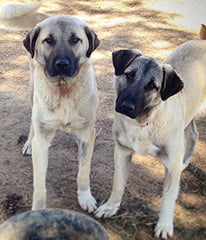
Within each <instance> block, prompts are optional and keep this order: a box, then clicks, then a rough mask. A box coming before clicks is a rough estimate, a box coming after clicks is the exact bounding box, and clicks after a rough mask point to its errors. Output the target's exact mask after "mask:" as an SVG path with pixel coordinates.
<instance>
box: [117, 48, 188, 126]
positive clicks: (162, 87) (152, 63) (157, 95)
mask: <svg viewBox="0 0 206 240" xmlns="http://www.w3.org/2000/svg"><path fill="white" fill-rule="evenodd" d="M113 65H114V68H115V76H114V79H115V88H116V92H117V99H116V111H117V112H119V113H122V114H124V115H126V116H128V117H130V118H132V119H134V118H136V119H137V120H138V121H139V122H140V123H144V122H145V121H146V120H147V119H148V117H149V116H150V115H151V113H152V112H153V111H154V109H156V108H157V106H159V105H160V104H161V102H162V101H166V100H167V99H168V98H169V97H171V96H173V95H174V94H176V93H178V92H179V91H180V90H181V89H182V88H183V82H182V81H181V79H180V78H179V76H178V75H177V73H176V72H175V70H174V69H173V68H172V66H170V65H168V64H163V63H161V62H159V61H157V60H156V59H153V58H151V57H148V56H146V55H143V54H142V53H141V51H140V50H119V51H116V52H113Z"/></svg>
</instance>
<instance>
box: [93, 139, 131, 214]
mask: <svg viewBox="0 0 206 240" xmlns="http://www.w3.org/2000/svg"><path fill="white" fill-rule="evenodd" d="M132 153H133V152H132V151H131V150H130V149H128V148H126V147H124V146H122V145H120V144H119V143H118V142H116V143H115V149H114V179H113V188H112V193H111V195H110V197H109V200H108V201H107V202H106V203H105V204H103V205H102V206H100V207H99V208H98V209H97V211H96V217H98V218H101V217H106V218H107V217H111V216H113V215H114V214H115V213H116V212H117V211H118V209H119V207H120V203H121V199H122V196H123V194H124V189H125V185H126V181H127V176H128V169H129V162H130V160H131V157H132Z"/></svg>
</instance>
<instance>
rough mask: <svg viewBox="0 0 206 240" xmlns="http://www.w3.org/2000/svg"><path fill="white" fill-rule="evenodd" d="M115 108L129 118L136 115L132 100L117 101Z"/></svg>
mask: <svg viewBox="0 0 206 240" xmlns="http://www.w3.org/2000/svg"><path fill="white" fill-rule="evenodd" d="M115 110H116V111H117V112H119V113H122V114H124V115H126V116H128V117H130V118H135V117H136V113H135V103H133V102H132V101H129V100H124V101H123V102H120V101H117V102H116V109H115Z"/></svg>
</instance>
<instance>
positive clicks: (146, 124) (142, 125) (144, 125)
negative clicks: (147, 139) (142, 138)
mask: <svg viewBox="0 0 206 240" xmlns="http://www.w3.org/2000/svg"><path fill="white" fill-rule="evenodd" d="M148 125H149V123H148V122H147V123H145V124H140V127H141V128H143V127H147V126H148Z"/></svg>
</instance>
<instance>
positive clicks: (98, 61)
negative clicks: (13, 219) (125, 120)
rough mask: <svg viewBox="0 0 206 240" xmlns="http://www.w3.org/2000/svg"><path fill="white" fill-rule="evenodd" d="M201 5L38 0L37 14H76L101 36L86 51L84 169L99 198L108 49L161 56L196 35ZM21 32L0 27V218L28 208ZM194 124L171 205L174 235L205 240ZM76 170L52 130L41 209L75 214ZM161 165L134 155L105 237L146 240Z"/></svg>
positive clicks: (107, 131)
mask: <svg viewBox="0 0 206 240" xmlns="http://www.w3.org/2000/svg"><path fill="white" fill-rule="evenodd" d="M4 2H6V1H5V0H1V1H0V3H4ZM13 2H16V1H13ZM20 2H28V1H24V0H21V1H20ZM184 2H186V3H187V5H184V4H183V3H184ZM205 10H206V3H205V1H204V0H203V1H201V0H196V1H195V0H191V1H190V0H189V1H186V0H185V1H183V0H180V1H175V0H170V1H163V0H159V1H158V0H148V1H143V0H135V1H131V0H128V1H124V0H123V1H118V0H114V1H97V0H91V1H83V0H82V1H72V0H71V1H62V0H55V1H49V0H44V1H43V5H42V7H41V9H40V11H41V12H45V13H49V14H53V15H56V14H68V15H73V16H76V17H78V18H80V19H82V20H84V21H86V22H88V24H89V25H90V26H91V27H92V28H93V29H94V30H95V32H96V33H97V35H98V36H99V38H100V39H101V46H100V47H99V48H98V49H97V51H95V53H94V54H93V59H94V65H95V72H96V79H97V83H98V89H99V95H100V104H99V109H98V114H97V121H96V129H97V137H96V141H95V149H94V154H93V160H92V169H91V188H92V192H93V194H94V196H95V197H96V199H97V200H98V202H99V203H101V202H102V201H105V200H106V199H107V198H108V197H109V194H110V192H111V186H112V176H113V148H114V145H113V140H112V133H111V128H112V120H113V102H114V91H113V86H112V85H113V80H112V77H113V67H112V61H111V53H112V51H114V50H117V49H120V48H128V49H131V48H140V49H141V50H142V52H143V53H145V54H148V55H151V56H153V57H156V58H158V59H159V60H163V59H164V58H165V57H166V56H167V55H168V54H169V53H170V52H171V51H172V50H173V49H175V48H176V47H177V46H178V45H180V44H181V43H183V42H185V41H186V40H189V39H198V38H199V36H198V31H199V27H200V23H202V22H204V21H205V19H204V17H205V12H206V11H205ZM205 23H206V21H205ZM25 35H26V32H24V31H10V30H5V29H0V116H1V117H0V222H3V221H4V220H6V219H7V218H8V217H10V216H12V215H14V214H18V213H20V212H24V211H26V210H30V208H31V197H32V191H33V189H32V163H31V157H23V156H22V155H21V148H22V145H23V142H24V141H25V136H27V135H28V131H29V124H30V116H31V109H30V104H29V96H28V82H29V71H28V70H29V67H28V59H27V53H26V50H25V49H24V47H23V45H22V40H23V39H24V37H25ZM198 129H199V132H200V138H199V141H198V143H197V146H196V150H195V153H194V156H193V158H192V161H191V164H192V165H191V166H190V168H189V169H188V170H186V171H184V172H183V174H182V179H181V191H180V194H179V198H178V201H177V204H176V209H175V219H174V224H175V234H174V239H175V240H182V239H195V240H203V239H206V162H205V158H206V150H205V149H206V124H205V118H201V119H199V120H198ZM77 168H78V163H77V146H76V142H75V138H74V135H73V134H72V133H71V134H66V133H64V132H61V131H58V132H57V134H56V136H55V138H54V140H53V142H52V145H51V148H50V156H49V168H48V174H47V190H48V202H47V206H48V207H57V208H58V207H59V208H65V209H73V210H77V211H81V212H82V210H81V209H80V207H79V206H78V203H77V197H76V175H77ZM163 170H164V169H163V167H162V165H161V164H159V163H158V162H157V161H156V160H154V159H153V158H151V157H145V158H143V157H140V156H137V155H135V156H134V158H133V163H132V167H131V171H130V175H129V179H128V184H127V187H126V191H125V195H124V197H123V201H122V207H121V210H120V211H119V212H118V215H116V216H115V217H113V218H112V219H109V220H100V222H101V223H102V224H103V225H104V226H105V228H106V229H107V230H108V231H109V233H110V235H111V239H116V240H117V239H129V240H132V239H135V240H136V239H141V240H144V239H145V240H150V239H153V237H152V234H153V226H154V224H155V223H156V221H157V216H158V211H159V206H160V197H161V191H162V183H163V177H164V171H163Z"/></svg>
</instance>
